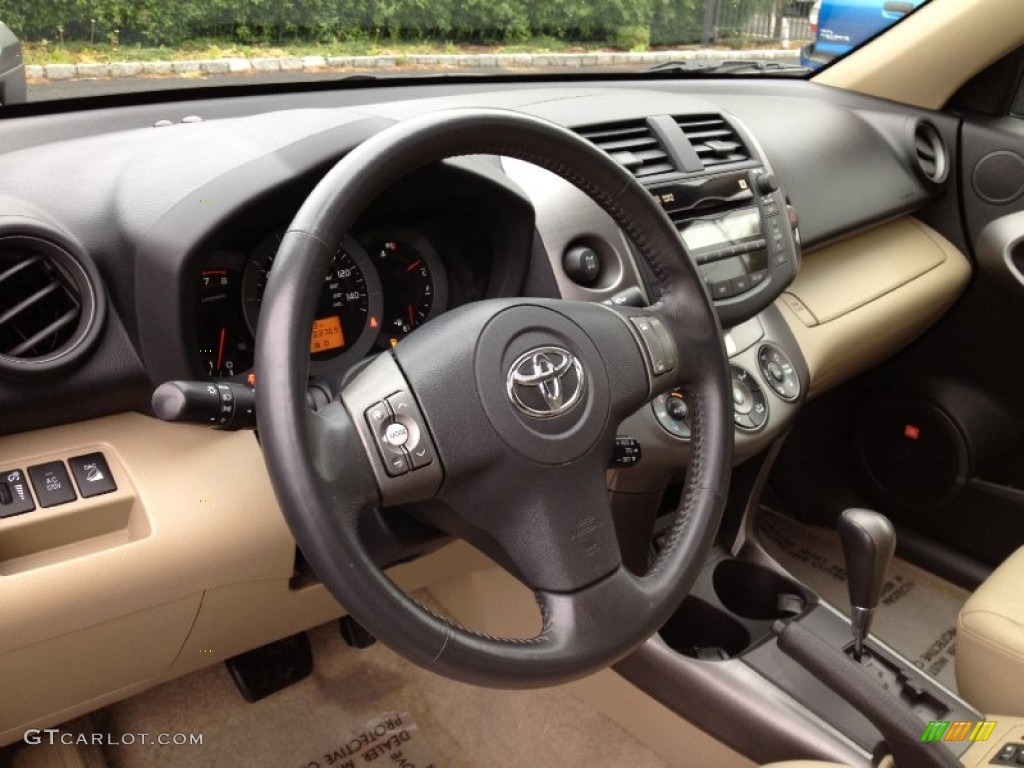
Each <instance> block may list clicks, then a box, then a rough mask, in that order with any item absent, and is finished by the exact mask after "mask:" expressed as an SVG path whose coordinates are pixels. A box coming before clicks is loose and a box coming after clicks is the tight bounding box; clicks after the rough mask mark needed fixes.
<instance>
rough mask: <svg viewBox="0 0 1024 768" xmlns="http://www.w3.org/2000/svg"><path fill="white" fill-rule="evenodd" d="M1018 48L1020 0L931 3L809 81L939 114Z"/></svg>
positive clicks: (1022, 29) (1022, 16) (1023, 8)
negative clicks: (961, 91)
mask: <svg viewBox="0 0 1024 768" xmlns="http://www.w3.org/2000/svg"><path fill="white" fill-rule="evenodd" d="M1022 43H1024V3H1021V2H1020V0H971V2H964V0H931V2H930V3H929V4H928V5H926V6H924V7H922V8H921V9H919V10H918V11H917V12H916V13H914V14H913V15H912V16H911V17H909V18H908V19H906V20H905V21H903V22H902V23H900V24H898V25H896V26H895V27H893V28H892V29H891V30H889V31H888V32H886V33H885V34H884V35H882V36H881V37H879V38H878V39H876V40H874V41H872V42H871V43H869V44H868V45H866V46H864V47H863V48H861V49H860V50H859V51H856V52H855V53H853V54H851V55H850V56H848V57H847V58H845V59H843V60H842V61H839V62H837V63H836V64H834V65H833V66H831V67H829V68H828V69H826V70H825V71H824V72H822V73H821V74H819V75H817V76H816V77H815V78H814V81H815V82H817V83H821V84H822V85H831V86H835V87H837V88H844V89H846V90H849V91H857V92H858V93H863V94H867V95H869V96H878V97H879V98H883V99H892V100H893V101H899V102H902V103H904V104H912V105H914V106H918V107H923V108H925V109H940V108H941V107H943V106H945V104H946V103H947V102H948V101H949V99H950V98H951V97H952V96H953V94H954V93H956V91H957V89H959V88H960V86H961V85H963V84H964V83H966V82H967V81H968V80H969V79H970V78H971V76H972V75H974V74H975V73H977V72H980V71H982V70H983V69H985V68H986V67H987V66H989V65H990V64H992V63H994V62H996V61H998V60H999V59H1001V58H1002V57H1003V56H1005V55H1006V54H1008V53H1010V52H1011V51H1013V50H1015V49H1016V48H1017V47H1019V46H1020V45H1021V44H1022Z"/></svg>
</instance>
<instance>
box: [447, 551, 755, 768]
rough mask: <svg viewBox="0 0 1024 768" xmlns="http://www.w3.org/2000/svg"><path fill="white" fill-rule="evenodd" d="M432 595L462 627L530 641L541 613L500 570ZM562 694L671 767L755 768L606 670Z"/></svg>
mask: <svg viewBox="0 0 1024 768" xmlns="http://www.w3.org/2000/svg"><path fill="white" fill-rule="evenodd" d="M429 592H430V594H431V596H432V597H433V598H434V599H435V600H436V601H437V603H439V604H440V605H441V606H442V607H443V608H444V609H445V610H446V611H447V612H448V613H450V614H451V615H453V616H454V617H455V618H456V619H458V620H459V621H460V622H462V623H464V624H465V625H466V626H468V627H471V628H473V629H475V630H477V631H480V632H486V633H489V634H494V635H499V636H502V637H533V636H534V635H536V634H537V632H538V630H539V629H540V612H539V611H538V609H537V602H536V600H535V599H534V597H533V593H531V592H530V590H529V589H527V588H526V587H524V586H523V585H522V584H520V583H519V582H518V581H516V580H515V579H514V578H512V577H511V576H509V575H508V574H507V573H506V572H505V571H503V570H502V569H500V568H497V567H493V568H489V569H487V570H480V571H474V572H473V573H472V574H470V575H469V576H468V577H463V578H459V579H457V580H453V581H450V582H448V583H445V584H439V585H436V586H433V587H431V588H430V590H429ZM566 689H567V690H569V691H571V692H572V693H574V694H575V695H577V696H579V697H580V698H581V699H583V700H584V701H585V702H586V703H587V704H589V705H590V706H591V707H593V708H594V709H596V710H598V711H599V712H601V713H602V714H604V715H605V716H607V717H609V718H611V719H612V720H614V721H615V722H617V723H619V724H620V725H621V726H623V727H624V728H625V729H626V730H627V731H629V732H630V733H631V734H633V736H635V737H636V738H637V739H639V740H640V741H641V742H643V743H644V744H645V745H646V746H647V747H648V748H649V749H651V750H652V751H653V752H656V753H657V754H659V755H660V756H661V757H663V758H664V759H665V760H666V761H667V762H669V763H671V764H672V765H677V766H680V768H687V767H692V766H694V765H713V766H716V767H717V768H751V767H752V766H754V765H755V764H754V763H753V762H751V761H750V760H748V759H747V758H745V757H744V756H742V755H740V754H739V753H738V752H735V751H733V750H732V749H730V748H729V747H727V746H726V745H724V744H722V743H721V742H720V741H718V740H716V739H713V738H712V737H710V736H708V735H707V734H706V733H704V732H703V731H701V730H700V729H698V728H696V727H695V726H693V725H692V724H690V723H689V722H687V721H686V720H683V719H682V718H681V717H679V716H678V715H677V714H675V713H674V712H672V711H671V710H670V709H668V708H667V707H665V706H664V705H662V704H661V703H659V702H657V701H655V700H654V699H652V698H651V697H650V696H648V695H647V694H645V693H644V692H643V691H641V690H640V689H638V688H636V687H635V686H634V685H633V684H632V683H630V682H628V681H626V680H625V679H623V678H622V677H620V676H619V675H618V674H616V673H615V672H613V671H611V670H608V669H606V670H604V671H602V672H599V673H597V674H595V675H591V676H590V677H587V678H585V679H583V680H580V681H578V682H575V683H570V684H569V685H567V686H566Z"/></svg>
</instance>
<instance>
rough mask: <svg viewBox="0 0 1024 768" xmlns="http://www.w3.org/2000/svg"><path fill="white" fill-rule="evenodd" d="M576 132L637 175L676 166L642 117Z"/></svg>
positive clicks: (644, 174) (664, 171)
mask: <svg viewBox="0 0 1024 768" xmlns="http://www.w3.org/2000/svg"><path fill="white" fill-rule="evenodd" d="M578 133H579V134H580V136H582V137H583V138H585V139H587V140H588V141H590V142H591V143H593V144H594V145H595V146H597V148H598V149H603V150H604V151H605V152H607V153H608V154H609V155H611V156H612V159H614V160H615V161H616V162H617V163H619V164H620V165H624V166H625V167H626V168H628V169H629V170H630V171H632V172H633V175H634V176H636V177H637V178H640V179H642V178H644V177H646V176H654V175H656V174H659V173H671V172H672V171H675V170H676V167H675V166H674V165H673V164H672V160H671V158H670V157H669V156H668V153H667V152H665V150H664V149H663V148H662V146H661V142H660V141H658V138H657V137H656V136H655V135H654V134H653V133H651V128H650V126H649V125H647V122H646V121H644V120H633V121H629V122H624V123H605V124H603V125H594V126H590V127H589V128H583V129H581V130H579V131H578Z"/></svg>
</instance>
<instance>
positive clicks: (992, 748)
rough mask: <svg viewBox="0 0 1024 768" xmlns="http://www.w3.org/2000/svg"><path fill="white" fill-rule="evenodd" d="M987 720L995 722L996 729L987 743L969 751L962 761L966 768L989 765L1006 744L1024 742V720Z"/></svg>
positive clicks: (992, 716) (1008, 718)
mask: <svg viewBox="0 0 1024 768" xmlns="http://www.w3.org/2000/svg"><path fill="white" fill-rule="evenodd" d="M985 719H986V720H994V721H995V723H996V727H995V728H994V729H993V730H992V735H991V736H989V737H988V739H987V740H986V741H977V742H975V743H974V745H973V746H972V747H971V748H970V749H969V750H967V754H965V755H964V756H963V757H962V758H961V759H960V762H961V764H962V765H963V766H964V768H981V766H983V765H989V764H990V763H991V762H992V758H994V757H995V756H996V755H997V754H999V750H1000V749H1002V747H1003V745H1004V744H1006V743H1008V742H1013V743H1015V744H1020V743H1021V742H1024V719H1021V718H1019V717H1001V716H1000V715H985Z"/></svg>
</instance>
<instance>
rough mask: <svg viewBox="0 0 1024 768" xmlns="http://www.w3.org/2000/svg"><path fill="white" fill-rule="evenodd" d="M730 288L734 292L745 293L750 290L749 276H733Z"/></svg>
mask: <svg viewBox="0 0 1024 768" xmlns="http://www.w3.org/2000/svg"><path fill="white" fill-rule="evenodd" d="M732 290H733V293H735V294H740V293H746V292H747V291H749V290H750V278H749V277H748V276H747V275H741V276H740V277H734V278H733V279H732Z"/></svg>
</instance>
